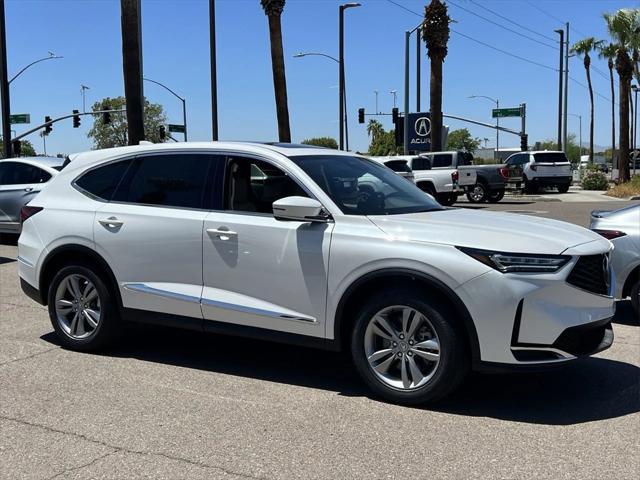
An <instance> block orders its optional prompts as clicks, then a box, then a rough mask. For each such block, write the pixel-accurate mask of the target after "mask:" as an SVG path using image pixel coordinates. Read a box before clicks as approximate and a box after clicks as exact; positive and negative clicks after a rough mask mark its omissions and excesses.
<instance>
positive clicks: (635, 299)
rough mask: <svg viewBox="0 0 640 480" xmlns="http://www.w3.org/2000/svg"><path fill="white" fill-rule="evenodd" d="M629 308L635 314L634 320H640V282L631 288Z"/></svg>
mask: <svg viewBox="0 0 640 480" xmlns="http://www.w3.org/2000/svg"><path fill="white" fill-rule="evenodd" d="M631 306H632V307H633V311H634V312H636V318H640V280H637V281H636V283H635V285H633V286H632V287H631Z"/></svg>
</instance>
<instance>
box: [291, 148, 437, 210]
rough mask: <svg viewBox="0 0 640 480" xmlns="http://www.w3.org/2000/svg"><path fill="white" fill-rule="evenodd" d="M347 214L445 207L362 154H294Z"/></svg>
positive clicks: (299, 163)
mask: <svg viewBox="0 0 640 480" xmlns="http://www.w3.org/2000/svg"><path fill="white" fill-rule="evenodd" d="M291 160H292V161H293V162H294V163H296V164H297V165H298V166H299V167H300V168H302V170H304V171H305V173H306V174H307V175H309V176H310V177H311V178H312V179H313V181H314V182H316V183H317V184H318V186H319V187H320V188H322V190H324V191H325V193H326V194H327V195H329V197H331V200H333V202H334V203H335V204H336V205H337V206H338V207H340V210H342V212H343V213H345V214H347V215H394V214H401V213H415V212H427V211H432V210H442V207H441V206H440V204H439V203H438V202H436V201H435V200H434V199H433V198H432V197H430V196H429V195H427V194H426V193H424V192H423V191H422V190H420V189H419V188H418V187H416V186H415V184H413V183H411V182H407V180H405V179H404V178H402V177H401V176H399V175H397V174H395V173H393V172H392V171H391V170H390V169H388V168H386V167H384V166H382V165H379V164H377V163H375V162H373V161H370V160H367V159H364V158H361V157H355V156H354V157H347V156H342V155H303V156H295V157H291Z"/></svg>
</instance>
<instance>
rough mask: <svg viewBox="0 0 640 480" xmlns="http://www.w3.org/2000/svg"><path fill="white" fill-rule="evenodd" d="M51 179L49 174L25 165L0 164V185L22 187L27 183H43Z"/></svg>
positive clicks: (16, 163)
mask: <svg viewBox="0 0 640 480" xmlns="http://www.w3.org/2000/svg"><path fill="white" fill-rule="evenodd" d="M50 178H51V174H50V173H49V172H45V171H44V170H42V169H41V168H38V167H36V166H33V165H27V164H26V163H18V162H6V161H5V162H1V163H0V185H24V184H29V183H44V182H48V181H49V179H50Z"/></svg>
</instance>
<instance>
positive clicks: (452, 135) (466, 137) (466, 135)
mask: <svg viewBox="0 0 640 480" xmlns="http://www.w3.org/2000/svg"><path fill="white" fill-rule="evenodd" d="M481 142H482V140H480V139H479V138H473V137H472V136H471V133H470V132H469V130H467V129H466V128H459V129H458V130H452V131H451V132H449V136H448V138H447V147H446V149H447V150H466V151H467V152H469V153H474V152H475V151H476V150H477V149H478V148H479V147H480V144H481Z"/></svg>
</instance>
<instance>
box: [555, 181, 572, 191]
mask: <svg viewBox="0 0 640 480" xmlns="http://www.w3.org/2000/svg"><path fill="white" fill-rule="evenodd" d="M570 185H571V184H569V183H566V184H562V185H558V186H557V188H558V192H560V193H567V192H568V191H569V186H570Z"/></svg>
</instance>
